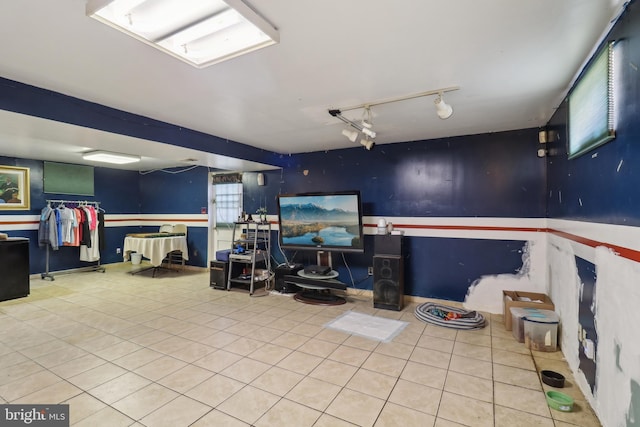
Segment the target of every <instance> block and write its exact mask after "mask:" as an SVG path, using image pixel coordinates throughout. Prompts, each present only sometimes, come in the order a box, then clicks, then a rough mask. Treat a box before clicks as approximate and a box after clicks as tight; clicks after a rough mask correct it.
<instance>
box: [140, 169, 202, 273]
mask: <svg viewBox="0 0 640 427" xmlns="http://www.w3.org/2000/svg"><path fill="white" fill-rule="evenodd" d="M208 173H209V171H208V169H207V168H205V167H196V168H174V169H166V170H163V171H154V172H148V173H144V174H142V175H140V178H139V182H140V184H139V185H140V193H139V199H140V212H141V213H144V214H199V213H200V212H201V209H203V208H204V209H207V208H208V200H207V198H208V192H207V185H208V182H209V181H208ZM170 222H171V221H170ZM142 230H143V231H157V230H158V228H157V227H155V226H154V227H153V228H147V227H143V228H142ZM187 246H188V247H189V261H188V264H189V265H195V266H199V267H205V266H206V265H207V250H208V228H207V227H189V228H188V231H187Z"/></svg>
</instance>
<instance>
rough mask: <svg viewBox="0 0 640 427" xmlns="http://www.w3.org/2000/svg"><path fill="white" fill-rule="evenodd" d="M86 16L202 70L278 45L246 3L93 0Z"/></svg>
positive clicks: (236, 0)
mask: <svg viewBox="0 0 640 427" xmlns="http://www.w3.org/2000/svg"><path fill="white" fill-rule="evenodd" d="M86 13H87V15H88V16H91V17H92V18H95V19H97V20H98V21H100V22H102V23H104V24H107V25H109V26H111V27H113V28H115V29H117V30H119V31H122V32H124V33H126V34H128V35H130V36H132V37H134V38H136V39H138V40H140V41H142V42H144V43H146V44H149V45H151V46H153V47H155V48H157V49H160V50H162V51H164V52H165V53H168V54H170V55H172V56H174V57H176V58H179V59H181V60H183V61H185V62H187V63H189V64H191V65H193V66H195V67H198V68H203V67H206V66H209V65H213V64H216V63H218V62H221V61H225V60H227V59H231V58H235V57H236V56H239V55H243V54H245V53H249V52H252V51H254V50H257V49H261V48H263V47H267V46H270V45H273V44H275V43H278V42H279V41H280V35H279V33H278V30H276V29H275V28H274V27H273V26H272V25H271V24H270V23H269V22H267V21H266V20H265V19H264V18H262V16H260V15H259V14H258V13H257V12H256V11H254V10H253V9H251V8H250V7H249V6H247V5H246V4H245V3H244V2H242V0H225V1H222V0H197V1H194V0H191V1H184V0H89V1H88V2H87V9H86Z"/></svg>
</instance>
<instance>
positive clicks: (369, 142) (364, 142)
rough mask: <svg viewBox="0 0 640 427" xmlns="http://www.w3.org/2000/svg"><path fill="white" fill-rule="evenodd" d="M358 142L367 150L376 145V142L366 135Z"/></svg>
mask: <svg viewBox="0 0 640 427" xmlns="http://www.w3.org/2000/svg"><path fill="white" fill-rule="evenodd" d="M360 144H361V145H362V146H363V147H364V148H366V149H367V150H371V149H373V147H374V146H375V145H376V143H375V142H374V141H372V140H370V139H369V138H368V137H366V136H365V137H364V138H362V139H361V140H360Z"/></svg>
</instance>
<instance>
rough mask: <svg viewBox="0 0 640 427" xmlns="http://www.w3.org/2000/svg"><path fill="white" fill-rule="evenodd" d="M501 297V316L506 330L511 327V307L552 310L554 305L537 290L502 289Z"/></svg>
mask: <svg viewBox="0 0 640 427" xmlns="http://www.w3.org/2000/svg"><path fill="white" fill-rule="evenodd" d="M502 299H503V308H504V309H503V312H502V314H503V317H504V327H505V329H506V330H507V331H510V330H511V328H512V325H511V322H512V320H511V307H530V308H537V309H540V310H554V309H555V306H554V305H553V302H552V301H551V298H549V297H548V296H547V295H545V294H540V293H537V292H523V291H504V290H503V291H502Z"/></svg>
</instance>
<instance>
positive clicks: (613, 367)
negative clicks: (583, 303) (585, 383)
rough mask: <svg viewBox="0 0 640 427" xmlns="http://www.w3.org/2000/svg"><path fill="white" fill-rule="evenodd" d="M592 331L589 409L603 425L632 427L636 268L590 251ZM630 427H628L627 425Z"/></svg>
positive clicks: (638, 293) (639, 269)
mask: <svg viewBox="0 0 640 427" xmlns="http://www.w3.org/2000/svg"><path fill="white" fill-rule="evenodd" d="M595 264H596V268H597V271H598V280H597V285H596V329H597V331H598V337H599V340H598V353H597V355H596V358H597V365H598V371H597V377H596V390H595V396H594V397H595V405H594V407H595V409H596V411H597V413H598V415H599V416H600V419H601V421H602V424H603V425H605V426H627V425H633V424H636V423H638V422H640V420H639V419H638V416H640V408H638V407H637V406H636V407H635V408H634V405H637V404H638V402H637V399H638V396H635V399H636V400H635V403H634V399H633V396H632V391H633V384H634V383H635V384H637V383H639V382H640V339H639V338H640V334H639V333H638V325H640V287H639V286H638V278H640V264H638V263H636V262H631V261H628V260H625V259H624V258H622V257H620V256H617V255H615V254H614V253H612V251H610V250H609V249H607V248H597V249H596V250H595ZM632 419H633V420H634V421H633V424H632V423H631V420H632Z"/></svg>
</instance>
